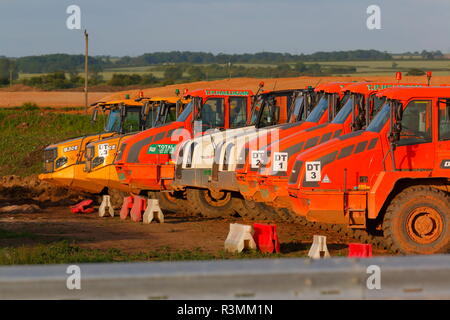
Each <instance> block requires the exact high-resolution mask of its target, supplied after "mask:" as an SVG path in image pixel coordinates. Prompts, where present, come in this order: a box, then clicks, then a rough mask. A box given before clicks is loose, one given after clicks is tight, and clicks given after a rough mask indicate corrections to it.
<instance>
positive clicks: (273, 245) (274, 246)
mask: <svg viewBox="0 0 450 320" xmlns="http://www.w3.org/2000/svg"><path fill="white" fill-rule="evenodd" d="M253 229H254V230H255V233H254V235H253V239H255V242H256V245H257V247H258V249H259V250H260V251H261V252H264V253H273V252H274V250H275V252H280V242H279V240H278V235H277V226H276V225H270V224H260V223H255V224H253Z"/></svg>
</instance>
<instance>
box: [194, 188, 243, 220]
mask: <svg viewBox="0 0 450 320" xmlns="http://www.w3.org/2000/svg"><path fill="white" fill-rule="evenodd" d="M186 198H187V201H188V206H189V208H188V210H189V214H191V215H202V216H204V217H208V218H220V217H221V218H225V217H229V216H233V215H235V214H236V211H235V210H234V208H233V196H232V193H231V192H223V193H222V196H221V197H220V198H215V197H214V196H213V194H212V193H211V192H210V191H209V190H208V189H187V191H186Z"/></svg>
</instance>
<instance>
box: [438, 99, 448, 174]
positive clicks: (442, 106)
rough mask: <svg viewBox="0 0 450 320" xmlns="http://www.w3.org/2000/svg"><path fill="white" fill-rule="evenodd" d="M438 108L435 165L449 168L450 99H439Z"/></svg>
mask: <svg viewBox="0 0 450 320" xmlns="http://www.w3.org/2000/svg"><path fill="white" fill-rule="evenodd" d="M438 109H439V110H438V111H439V112H438V122H439V127H438V140H439V142H438V144H437V161H436V167H438V168H440V169H450V99H439V102H438ZM447 175H448V174H447Z"/></svg>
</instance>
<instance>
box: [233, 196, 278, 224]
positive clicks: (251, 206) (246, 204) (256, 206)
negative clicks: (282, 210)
mask: <svg viewBox="0 0 450 320" xmlns="http://www.w3.org/2000/svg"><path fill="white" fill-rule="evenodd" d="M233 201H234V203H233V205H234V208H235V210H236V211H237V213H238V214H239V215H240V216H241V217H242V218H247V219H251V220H272V221H275V220H277V218H278V214H277V212H276V210H275V208H274V207H271V206H268V205H266V204H265V203H262V202H255V201H250V200H245V199H240V198H234V199H233Z"/></svg>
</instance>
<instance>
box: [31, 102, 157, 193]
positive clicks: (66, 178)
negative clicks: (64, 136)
mask: <svg viewBox="0 0 450 320" xmlns="http://www.w3.org/2000/svg"><path fill="white" fill-rule="evenodd" d="M145 105H146V104H145V102H143V101H135V100H132V99H124V100H114V101H107V102H98V103H95V104H94V105H92V107H93V108H92V110H93V112H92V120H93V121H97V118H98V114H99V112H101V113H103V114H104V115H105V127H104V131H103V132H101V133H98V134H92V135H86V136H81V137H77V138H73V139H69V140H66V141H63V142H60V143H56V144H52V145H49V146H48V147H46V148H45V150H44V173H43V174H41V175H39V178H40V179H41V180H44V181H47V182H50V183H52V184H56V185H59V186H64V187H68V188H71V189H77V190H82V191H87V192H92V193H99V192H101V191H102V190H103V188H104V186H103V185H99V184H96V183H94V182H90V181H87V180H86V179H85V176H86V172H85V161H86V159H85V154H86V146H87V145H88V144H89V143H90V142H92V141H98V140H103V139H108V138H114V137H118V136H122V135H124V134H127V133H129V132H138V131H141V130H144V129H146V128H149V127H151V126H152V125H153V122H152V121H153V119H155V117H156V115H155V114H154V113H155V112H156V110H153V109H152V108H148V107H145Z"/></svg>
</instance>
